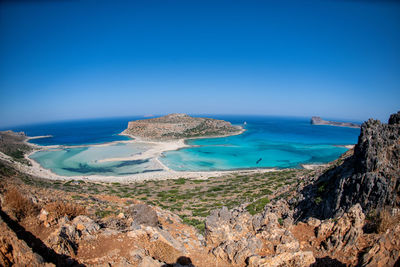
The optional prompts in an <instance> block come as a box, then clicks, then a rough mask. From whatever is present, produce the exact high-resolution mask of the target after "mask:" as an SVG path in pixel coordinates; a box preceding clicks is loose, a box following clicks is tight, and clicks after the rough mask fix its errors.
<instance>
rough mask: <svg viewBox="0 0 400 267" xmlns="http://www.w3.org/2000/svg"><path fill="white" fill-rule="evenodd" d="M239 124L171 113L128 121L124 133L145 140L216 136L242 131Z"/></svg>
mask: <svg viewBox="0 0 400 267" xmlns="http://www.w3.org/2000/svg"><path fill="white" fill-rule="evenodd" d="M243 131H244V130H243V128H242V127H241V126H233V125H232V124H231V123H230V122H227V121H224V120H216V119H211V118H197V117H191V116H189V115H187V114H182V113H173V114H169V115H166V116H163V117H159V118H153V119H145V120H136V121H130V122H129V123H128V128H127V129H126V130H124V131H123V132H122V134H125V135H131V136H135V137H140V138H142V139H145V140H158V141H164V140H173V139H183V138H192V137H218V136H229V135H236V134H240V133H242V132H243Z"/></svg>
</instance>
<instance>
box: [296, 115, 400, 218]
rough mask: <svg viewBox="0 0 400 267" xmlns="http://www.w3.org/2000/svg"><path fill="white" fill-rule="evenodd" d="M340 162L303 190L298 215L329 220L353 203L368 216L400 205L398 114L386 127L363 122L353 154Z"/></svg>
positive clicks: (375, 122) (399, 134)
mask: <svg viewBox="0 0 400 267" xmlns="http://www.w3.org/2000/svg"><path fill="white" fill-rule="evenodd" d="M342 161H343V162H342V163H341V164H340V165H338V166H335V167H332V168H330V169H328V170H327V171H326V172H325V173H324V174H322V175H321V176H320V177H318V179H317V180H316V181H315V182H313V183H312V184H310V185H308V186H306V187H305V188H304V189H303V190H302V192H301V197H303V198H304V199H303V201H301V202H300V204H299V207H298V213H299V216H301V217H307V216H318V217H321V218H329V217H332V216H337V215H341V214H343V213H344V212H345V211H347V210H348V209H349V208H350V207H352V206H353V205H355V204H356V203H360V204H361V207H362V208H363V211H364V212H367V213H369V212H373V211H379V210H381V209H383V208H384V207H390V208H393V207H398V206H400V112H398V113H397V114H392V115H391V116H390V118H389V122H388V124H385V123H381V122H380V121H378V120H373V119H370V120H368V121H367V122H365V123H363V124H362V126H361V134H360V136H359V138H358V143H357V145H356V146H355V148H354V154H351V152H350V153H349V154H347V155H346V156H345V157H344V158H343V160H342Z"/></svg>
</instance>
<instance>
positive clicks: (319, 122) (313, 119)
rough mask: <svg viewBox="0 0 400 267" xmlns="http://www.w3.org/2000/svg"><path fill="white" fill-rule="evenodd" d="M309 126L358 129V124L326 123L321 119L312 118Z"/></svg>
mask: <svg viewBox="0 0 400 267" xmlns="http://www.w3.org/2000/svg"><path fill="white" fill-rule="evenodd" d="M311 124H313V125H331V126H340V127H350V128H360V125H359V124H356V123H351V122H338V121H326V120H323V119H322V118H321V117H317V116H314V117H312V118H311Z"/></svg>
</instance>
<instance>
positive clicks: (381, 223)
mask: <svg viewBox="0 0 400 267" xmlns="http://www.w3.org/2000/svg"><path fill="white" fill-rule="evenodd" d="M399 221H400V216H399V215H395V216H392V214H391V213H390V212H389V211H388V210H387V209H384V210H382V211H381V212H380V213H379V219H378V228H377V232H378V233H384V232H386V230H387V229H389V228H390V227H391V226H393V225H394V224H396V223H398V222H399Z"/></svg>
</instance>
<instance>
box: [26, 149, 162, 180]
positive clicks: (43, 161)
mask: <svg viewBox="0 0 400 267" xmlns="http://www.w3.org/2000/svg"><path fill="white" fill-rule="evenodd" d="M150 147H151V146H148V145H143V144H132V143H129V144H124V143H117V144H113V145H108V146H90V147H72V148H63V149H48V150H44V151H39V152H36V153H34V154H33V155H31V158H32V159H34V160H36V161H37V162H39V163H40V165H42V166H43V167H44V168H46V169H50V170H52V171H53V172H54V173H56V174H59V175H63V176H79V175H104V176H114V175H117V176H118V175H131V174H136V173H141V172H149V171H156V170H160V167H161V166H159V167H158V168H157V166H154V164H152V162H151V161H150V159H143V160H125V161H112V162H100V161H101V160H103V159H107V158H121V157H129V156H133V155H136V154H139V153H142V152H144V151H146V150H148V149H149V148H150Z"/></svg>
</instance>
